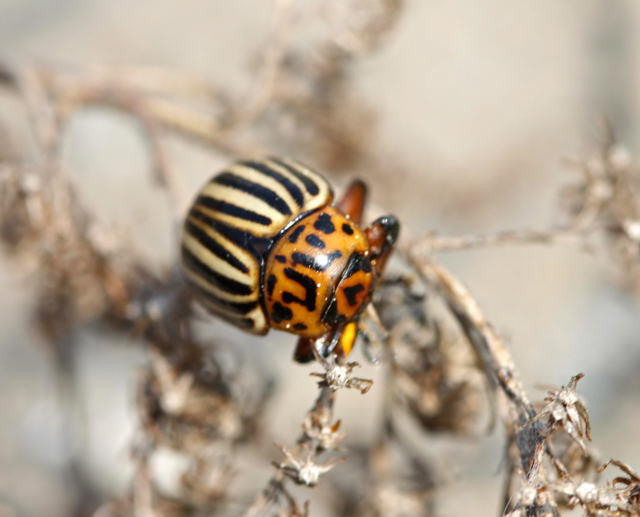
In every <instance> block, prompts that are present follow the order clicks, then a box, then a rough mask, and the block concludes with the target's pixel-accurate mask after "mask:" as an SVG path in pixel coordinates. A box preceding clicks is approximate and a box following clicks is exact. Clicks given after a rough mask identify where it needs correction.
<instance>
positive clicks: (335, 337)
mask: <svg viewBox="0 0 640 517" xmlns="http://www.w3.org/2000/svg"><path fill="white" fill-rule="evenodd" d="M357 337H358V324H357V323H356V322H355V321H351V322H349V323H347V324H346V325H342V326H340V327H338V328H336V329H333V330H331V331H329V332H328V333H327V334H325V335H324V336H323V337H322V339H314V338H309V337H301V338H299V339H298V344H297V346H296V350H295V352H294V353H293V358H294V360H295V361H297V362H299V363H309V362H311V361H313V360H314V359H315V357H316V353H317V354H318V355H319V356H320V357H327V356H328V355H329V354H331V353H332V352H335V353H336V354H337V355H338V356H339V357H346V356H348V355H349V354H350V353H351V350H353V345H354V344H355V341H356V338H357ZM314 348H315V353H314Z"/></svg>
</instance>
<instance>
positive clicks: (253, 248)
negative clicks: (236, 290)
mask: <svg viewBox="0 0 640 517" xmlns="http://www.w3.org/2000/svg"><path fill="white" fill-rule="evenodd" d="M189 216H190V217H193V218H195V219H198V220H199V221H202V222H203V223H205V224H207V225H208V226H211V228H213V229H214V230H215V231H216V232H218V233H219V234H220V235H222V236H223V237H224V238H226V239H229V240H230V241H231V242H233V243H234V244H235V245H236V246H239V247H240V248H244V249H245V250H247V251H249V252H250V253H252V254H253V256H254V257H258V258H260V259H263V258H264V255H265V253H266V252H267V251H268V250H269V247H270V245H271V243H272V240H271V239H263V238H261V237H254V236H253V235H252V234H251V233H249V232H246V231H244V230H240V229H239V228H236V227H234V226H229V225H228V224H225V223H223V222H221V221H218V220H217V219H214V218H212V217H209V216H208V215H206V214H203V213H202V212H200V211H199V210H198V207H197V205H196V207H195V209H194V210H192V211H191V212H190V214H189Z"/></svg>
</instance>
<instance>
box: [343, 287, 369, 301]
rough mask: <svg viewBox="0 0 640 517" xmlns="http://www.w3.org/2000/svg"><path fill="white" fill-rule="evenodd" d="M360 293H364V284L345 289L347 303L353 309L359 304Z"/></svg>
mask: <svg viewBox="0 0 640 517" xmlns="http://www.w3.org/2000/svg"><path fill="white" fill-rule="evenodd" d="M360 291H364V286H363V285H362V284H356V285H350V286H349V287H345V288H344V294H345V296H346V297H347V302H348V303H349V305H351V307H353V306H354V305H356V304H357V303H358V299H357V298H356V296H357V295H358V293H359V292H360Z"/></svg>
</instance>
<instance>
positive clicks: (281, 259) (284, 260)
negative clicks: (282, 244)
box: [273, 255, 287, 264]
mask: <svg viewBox="0 0 640 517" xmlns="http://www.w3.org/2000/svg"><path fill="white" fill-rule="evenodd" d="M273 258H274V259H276V260H277V261H278V262H280V263H281V264H286V263H287V257H285V256H284V255H276V256H275V257H273Z"/></svg>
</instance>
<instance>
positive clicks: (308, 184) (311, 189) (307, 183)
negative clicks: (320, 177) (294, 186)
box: [269, 158, 320, 196]
mask: <svg viewBox="0 0 640 517" xmlns="http://www.w3.org/2000/svg"><path fill="white" fill-rule="evenodd" d="M269 159H270V160H271V161H273V162H274V163H277V164H278V165H280V166H282V167H284V168H285V169H287V170H288V171H289V172H290V173H291V174H293V175H294V176H295V177H296V178H298V179H299V180H300V181H302V183H303V184H304V188H305V189H307V192H308V193H309V194H311V195H312V196H316V195H318V192H320V189H319V188H318V185H317V184H316V182H315V181H313V180H312V179H311V178H310V177H309V176H307V175H306V174H304V173H302V172H300V171H299V170H298V169H296V168H295V167H294V166H292V165H289V164H288V163H285V162H283V161H282V160H280V159H278V158H269Z"/></svg>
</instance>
